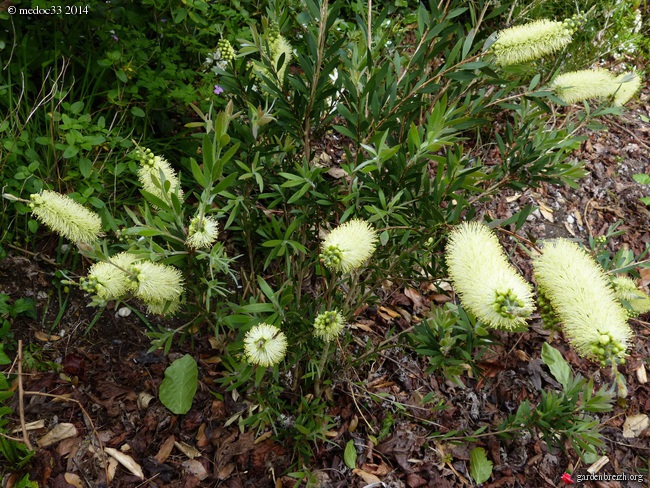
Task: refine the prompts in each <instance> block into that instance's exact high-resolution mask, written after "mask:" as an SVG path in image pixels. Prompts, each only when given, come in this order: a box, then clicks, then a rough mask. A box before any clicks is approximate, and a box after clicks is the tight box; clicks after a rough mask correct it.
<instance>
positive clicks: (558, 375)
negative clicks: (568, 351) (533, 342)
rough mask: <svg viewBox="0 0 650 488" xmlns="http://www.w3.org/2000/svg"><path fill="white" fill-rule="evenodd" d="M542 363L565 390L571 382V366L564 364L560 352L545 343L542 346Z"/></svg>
mask: <svg viewBox="0 0 650 488" xmlns="http://www.w3.org/2000/svg"><path fill="white" fill-rule="evenodd" d="M542 361H544V364H546V366H548V369H550V370H551V374H552V375H553V376H554V377H555V379H556V380H557V381H558V382H559V383H560V384H561V385H562V387H563V388H565V389H566V387H567V385H568V384H569V383H570V382H571V378H572V377H573V372H572V371H571V366H569V363H567V362H566V360H565V359H564V357H562V354H561V353H560V351H558V350H557V349H555V348H554V347H553V346H551V345H549V344H548V342H545V343H544V345H543V346H542Z"/></svg>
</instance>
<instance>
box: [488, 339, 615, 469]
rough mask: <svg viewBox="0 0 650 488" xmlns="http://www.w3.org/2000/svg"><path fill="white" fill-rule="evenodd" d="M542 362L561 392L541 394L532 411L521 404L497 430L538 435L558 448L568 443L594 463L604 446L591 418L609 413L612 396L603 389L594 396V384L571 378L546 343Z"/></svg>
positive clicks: (595, 423)
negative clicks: (523, 429)
mask: <svg viewBox="0 0 650 488" xmlns="http://www.w3.org/2000/svg"><path fill="white" fill-rule="evenodd" d="M542 361H543V362H544V364H546V365H547V366H548V367H549V369H550V371H551V374H552V375H553V377H554V378H555V379H556V380H557V382H558V383H559V384H560V386H561V387H562V390H561V391H549V390H545V391H543V392H542V397H541V400H540V402H539V403H538V404H537V405H536V406H535V407H533V406H532V405H531V404H530V402H529V401H528V400H525V401H523V402H522V403H521V404H520V405H519V408H518V409H517V412H516V413H514V414H513V415H511V416H509V417H508V419H506V421H505V422H504V423H503V424H502V425H501V427H500V430H501V431H502V432H503V434H504V435H506V436H508V435H509V432H511V431H512V430H519V429H521V428H525V429H528V430H531V431H533V433H534V432H535V431H539V432H540V433H541V434H542V436H543V438H544V440H545V441H546V442H547V444H549V445H550V446H555V447H560V448H563V446H564V441H566V440H568V441H569V442H570V443H571V446H572V447H573V449H574V450H575V452H576V453H577V454H578V455H580V457H582V458H583V459H584V461H585V462H587V463H590V462H593V461H595V459H596V458H597V450H598V448H602V447H604V446H605V443H604V442H603V440H602V436H601V434H600V422H599V420H598V419H597V418H595V417H593V416H591V415H590V414H593V413H602V412H609V411H611V410H612V402H613V399H614V393H613V392H612V391H611V389H610V390H607V389H606V388H605V387H602V388H600V389H599V390H598V391H597V392H594V382H593V380H589V381H587V379H586V378H584V377H582V376H581V375H580V374H577V375H574V374H573V372H572V370H571V367H570V366H569V364H568V363H567V362H566V360H565V359H564V357H563V356H562V354H561V353H560V352H559V351H558V350H557V349H555V348H553V347H551V346H550V345H549V344H547V343H544V345H543V347H542Z"/></svg>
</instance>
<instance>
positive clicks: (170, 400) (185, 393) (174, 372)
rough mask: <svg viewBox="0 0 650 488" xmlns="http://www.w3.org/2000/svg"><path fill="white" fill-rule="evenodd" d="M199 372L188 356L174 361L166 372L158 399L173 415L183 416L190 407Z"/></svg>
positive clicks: (192, 359)
mask: <svg viewBox="0 0 650 488" xmlns="http://www.w3.org/2000/svg"><path fill="white" fill-rule="evenodd" d="M198 378H199V370H198V367H197V366H196V361H194V358H192V356H190V355H189V354H186V355H185V356H183V357H182V358H180V359H177V360H176V361H174V362H173V363H172V364H171V365H170V366H169V367H168V368H167V369H166V370H165V378H164V379H163V381H162V383H161V384H160V392H159V393H158V398H160V401H161V402H162V404H163V405H165V407H167V408H168V409H169V410H171V412H172V413H175V414H185V413H187V412H188V411H189V409H190V408H191V407H192V400H193V399H194V394H195V393H196V387H197V385H198Z"/></svg>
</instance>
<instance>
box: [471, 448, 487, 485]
mask: <svg viewBox="0 0 650 488" xmlns="http://www.w3.org/2000/svg"><path fill="white" fill-rule="evenodd" d="M469 474H471V475H472V478H474V481H476V484H479V485H480V484H481V483H485V482H486V481H487V480H488V478H489V477H490V476H491V475H492V461H490V460H489V459H488V458H487V456H486V455H485V449H483V448H482V447H475V448H474V449H472V452H470V454H469Z"/></svg>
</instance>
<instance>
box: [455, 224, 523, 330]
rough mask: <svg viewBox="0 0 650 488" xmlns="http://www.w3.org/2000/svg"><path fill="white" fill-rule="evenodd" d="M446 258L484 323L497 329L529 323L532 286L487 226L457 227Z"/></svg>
mask: <svg viewBox="0 0 650 488" xmlns="http://www.w3.org/2000/svg"><path fill="white" fill-rule="evenodd" d="M446 261H447V267H448V269H449V276H450V277H451V280H452V282H453V284H454V289H455V290H456V292H457V293H458V295H460V299H461V302H462V303H463V306H465V307H467V309H469V310H470V311H471V312H472V313H473V314H474V315H476V317H477V318H478V319H479V320H480V321H481V322H483V323H484V324H485V325H488V326H490V327H493V328H498V329H514V328H517V327H521V326H522V325H524V324H525V323H526V322H525V318H526V317H528V316H529V315H530V314H531V313H532V311H533V309H534V304H533V298H532V295H533V292H532V288H531V286H530V285H529V284H528V283H527V282H526V281H525V280H524V279H523V278H522V277H521V276H520V275H519V274H518V273H517V271H516V270H515V269H514V268H513V267H512V265H511V264H510V263H509V262H508V260H507V258H506V256H505V254H504V252H503V249H502V248H501V244H500V243H499V240H498V239H497V237H496V236H495V235H494V234H493V233H492V231H490V229H489V228H488V227H487V226H486V225H484V224H481V223H478V222H469V223H467V222H466V223H463V224H460V225H459V226H457V227H456V228H455V229H454V230H453V231H452V232H451V234H450V236H449V241H448V243H447V248H446Z"/></svg>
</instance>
